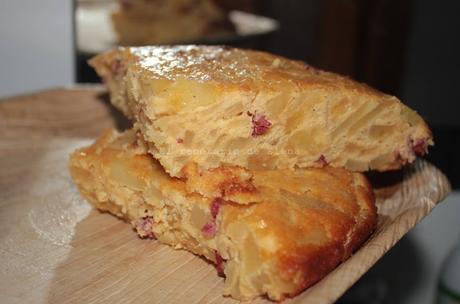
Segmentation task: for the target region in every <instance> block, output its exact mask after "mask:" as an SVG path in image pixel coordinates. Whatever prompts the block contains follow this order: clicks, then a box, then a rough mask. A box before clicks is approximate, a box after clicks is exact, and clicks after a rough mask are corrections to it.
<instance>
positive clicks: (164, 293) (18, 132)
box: [0, 86, 450, 303]
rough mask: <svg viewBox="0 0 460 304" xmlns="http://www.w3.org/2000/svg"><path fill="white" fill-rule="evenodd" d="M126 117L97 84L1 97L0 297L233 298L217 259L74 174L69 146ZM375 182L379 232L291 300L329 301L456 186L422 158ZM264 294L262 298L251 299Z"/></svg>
mask: <svg viewBox="0 0 460 304" xmlns="http://www.w3.org/2000/svg"><path fill="white" fill-rule="evenodd" d="M114 125H118V126H121V127H123V126H126V125H127V122H126V121H124V120H123V118H122V117H121V116H120V114H119V113H118V112H116V111H115V110H114V109H113V108H112V107H111V106H110V105H109V103H108V102H107V94H106V93H105V91H104V90H103V89H102V88H101V87H98V86H85V87H77V88H69V89H57V90H50V91H44V92H40V93H36V94H32V95H28V96H22V97H14V98H9V99H7V100H0V303H234V302H236V301H234V300H232V299H230V298H224V297H222V296H221V294H222V290H223V280H222V279H221V278H219V277H218V276H217V274H216V271H215V269H214V267H213V266H211V265H209V264H208V263H206V262H205V261H204V260H202V259H200V258H198V257H196V256H193V255H192V254H190V253H188V252H185V251H176V250H173V249H171V248H169V247H167V246H164V245H161V244H159V243H158V242H156V241H152V240H141V239H139V238H138V237H137V236H136V234H135V233H134V232H133V231H132V229H131V226H130V225H128V224H125V223H123V222H121V221H120V220H118V219H116V218H114V217H112V216H110V215H107V214H101V213H99V212H97V211H94V210H92V209H91V207H90V206H89V204H88V203H87V202H85V201H84V200H83V199H81V198H80V196H79V195H78V192H77V191H76V188H75V187H74V186H73V184H72V182H71V180H70V177H69V175H68V173H67V158H68V154H69V153H70V152H71V151H72V150H73V149H75V148H76V147H80V146H83V145H87V144H88V143H90V142H91V141H92V140H93V139H94V138H95V137H97V136H98V135H99V134H100V133H101V132H102V131H103V130H104V129H106V128H109V127H112V126H114ZM387 177H389V179H388V180H383V182H382V183H381V184H379V185H376V194H377V198H378V212H379V223H378V227H377V230H376V231H375V233H374V234H373V236H372V237H371V238H370V239H369V240H368V241H367V242H366V243H365V244H364V245H363V246H362V247H361V249H360V250H358V251H357V252H356V253H355V254H354V255H353V256H352V257H351V258H350V259H349V260H347V261H346V262H344V263H343V264H341V265H340V266H339V267H337V269H335V270H334V271H333V272H332V273H330V274H329V275H328V276H327V277H326V278H324V279H323V280H321V281H320V282H319V283H317V284H316V285H314V286H313V287H311V288H309V289H308V290H306V291H305V292H304V293H302V294H301V295H299V296H297V297H296V298H294V299H292V300H290V301H287V302H289V303H290V302H292V303H331V302H334V301H335V300H336V299H337V298H338V297H340V295H342V294H343V293H344V292H345V291H346V290H347V289H348V288H349V287H350V286H351V285H352V284H353V283H354V282H355V281H356V280H357V279H359V277H360V276H361V275H362V274H363V273H364V272H365V271H366V270H367V269H369V268H370V267H371V266H372V265H373V264H374V263H375V262H376V261H377V260H378V259H379V258H380V257H381V256H382V255H383V254H384V253H385V252H386V251H387V250H389V249H390V248H391V247H392V246H393V245H394V244H395V243H396V242H397V241H398V240H399V239H400V238H401V237H402V236H403V235H404V234H405V233H407V232H408V231H409V230H410V229H411V228H412V227H414V226H415V225H416V224H417V223H418V222H419V221H420V220H421V219H422V218H423V217H424V216H426V215H427V214H428V213H429V212H430V211H431V210H432V209H433V208H434V207H435V205H436V204H437V203H438V202H440V201H441V200H442V199H443V198H444V197H445V196H446V195H447V194H448V193H449V192H450V186H449V183H448V181H447V179H446V178H445V176H444V175H443V174H442V173H441V172H440V171H439V170H437V169H436V168H435V167H434V166H432V165H430V164H428V163H426V162H424V161H419V162H417V163H416V165H414V166H412V167H410V168H409V169H408V170H406V172H404V174H401V175H398V174H392V175H388V176H387ZM262 302H266V300H262V299H258V300H256V301H254V303H262Z"/></svg>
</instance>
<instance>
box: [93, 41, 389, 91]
mask: <svg viewBox="0 0 460 304" xmlns="http://www.w3.org/2000/svg"><path fill="white" fill-rule="evenodd" d="M120 53H121V56H120ZM104 56H116V57H117V58H123V60H127V61H128V62H126V63H127V64H132V63H135V64H136V66H137V67H138V68H139V70H138V72H139V73H142V74H148V76H149V77H152V78H154V79H165V80H171V81H176V80H178V79H189V80H194V81H200V82H214V83H220V84H222V85H237V86H252V87H261V86H263V87H264V88H274V87H278V86H280V84H282V83H283V82H290V83H291V84H293V85H296V86H299V87H309V86H332V87H346V88H348V89H352V90H358V91H359V93H362V94H370V95H376V96H383V95H384V94H383V93H381V92H379V91H377V90H374V89H372V88H371V87H369V86H367V85H364V84H361V83H358V82H355V81H353V80H351V79H349V78H347V77H344V76H341V75H338V74H334V73H330V72H326V71H322V70H320V69H317V68H314V67H312V66H310V65H308V64H306V63H304V62H302V61H295V60H291V59H287V58H285V57H281V56H277V55H273V54H270V53H266V52H261V51H254V50H243V49H237V48H231V47H226V46H204V45H178V46H154V47H152V46H144V47H124V48H119V49H116V50H113V51H112V52H111V53H106V54H104ZM101 59H102V58H101V57H95V58H94V59H92V61H91V64H92V65H94V64H96V63H97V61H99V60H101ZM144 76H147V75H144Z"/></svg>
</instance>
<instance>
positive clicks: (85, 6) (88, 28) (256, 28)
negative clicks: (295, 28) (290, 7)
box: [75, 0, 279, 54]
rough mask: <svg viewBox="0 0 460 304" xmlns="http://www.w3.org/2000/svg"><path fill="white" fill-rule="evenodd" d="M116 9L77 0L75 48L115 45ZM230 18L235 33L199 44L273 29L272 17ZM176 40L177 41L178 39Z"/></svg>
mask: <svg viewBox="0 0 460 304" xmlns="http://www.w3.org/2000/svg"><path fill="white" fill-rule="evenodd" d="M115 8H116V4H115V3H114V2H113V1H88V0H86V1H79V2H78V6H77V10H76V20H75V23H76V35H77V50H78V51H79V52H82V53H85V54H96V53H100V52H104V51H106V50H108V49H111V48H113V47H114V46H116V45H117V36H116V34H115V31H114V29H113V26H112V20H111V17H110V15H111V13H112V11H113V10H114V9H115ZM229 18H230V21H231V22H232V23H233V24H234V26H235V29H236V34H234V35H225V36H222V37H216V38H210V39H205V40H203V41H198V42H199V43H209V44H228V43H232V42H235V41H238V40H241V39H246V38H249V37H254V36H259V35H265V34H268V33H271V32H273V31H276V30H277V29H278V28H279V24H278V22H277V21H276V20H274V19H271V18H267V17H263V16H258V15H254V14H249V13H244V12H239V11H232V12H230V14H229ZM178 43H180V42H178Z"/></svg>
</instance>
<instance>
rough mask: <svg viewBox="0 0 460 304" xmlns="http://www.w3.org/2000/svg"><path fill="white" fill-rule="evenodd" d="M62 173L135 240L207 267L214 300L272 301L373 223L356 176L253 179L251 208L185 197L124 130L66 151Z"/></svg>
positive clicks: (276, 174) (271, 174)
mask: <svg viewBox="0 0 460 304" xmlns="http://www.w3.org/2000/svg"><path fill="white" fill-rule="evenodd" d="M70 171H71V175H72V178H73V180H74V181H75V183H76V184H77V186H78V188H79V190H80V192H81V194H82V195H83V196H84V197H85V198H86V199H88V200H89V201H90V202H91V203H92V204H94V206H96V207H97V208H98V209H100V210H103V211H108V212H110V213H112V214H114V215H116V216H118V217H120V218H122V219H124V220H126V221H128V222H130V223H131V224H132V226H133V227H134V229H135V230H136V231H137V233H138V234H139V235H140V236H141V237H144V238H156V239H158V240H159V241H160V242H162V243H165V244H168V245H171V246H173V247H174V248H176V249H186V250H189V251H191V252H193V253H195V254H198V255H200V256H203V257H204V258H206V259H207V260H209V261H211V262H213V263H214V264H215V265H216V268H217V271H218V272H219V273H221V274H222V275H224V276H225V277H226V280H225V288H224V294H225V295H230V296H232V297H233V298H235V299H239V300H248V299H251V298H254V297H257V296H261V295H266V296H268V298H270V299H272V300H281V299H283V298H286V297H288V296H294V295H296V294H298V293H300V292H301V291H302V290H304V289H305V288H307V287H308V286H310V285H312V284H314V283H315V282H317V281H318V280H320V279H321V278H322V277H324V276H325V275H326V274H327V273H328V272H330V271H332V270H333V269H334V268H335V267H336V266H337V265H338V264H339V263H340V262H342V261H344V260H345V259H347V258H348V257H349V256H350V255H351V253H352V252H353V251H354V250H356V249H357V248H358V246H359V245H360V244H361V243H362V242H363V241H364V240H366V238H367V237H368V236H369V235H370V233H371V232H372V230H373V229H374V226H375V224H376V208H375V204H374V202H375V200H374V196H373V191H372V188H371V187H370V185H369V183H368V182H367V180H366V178H365V177H364V176H363V175H362V174H360V173H350V172H348V171H346V170H344V169H336V168H330V167H324V168H320V169H319V168H318V169H301V170H293V171H289V170H285V171H283V170H277V171H254V172H253V184H254V185H255V186H256V187H257V189H258V191H259V192H260V194H261V197H262V200H261V201H260V202H258V203H253V204H248V205H241V204H235V203H232V202H231V201H225V200H224V199H222V198H220V197H215V198H206V197H203V196H201V195H200V194H198V193H190V192H187V188H186V185H185V181H184V180H181V179H177V178H172V177H170V176H169V175H168V174H167V173H165V171H164V170H163V168H162V167H161V165H160V164H159V163H158V161H156V160H155V159H154V158H153V157H152V156H151V155H150V154H148V153H147V152H146V151H145V148H143V147H142V146H141V145H138V141H137V140H136V134H135V132H134V131H132V130H130V131H126V132H124V133H117V132H116V131H108V132H106V133H105V134H104V135H103V136H102V137H101V138H99V139H98V140H97V141H96V143H95V144H93V145H91V146H90V147H87V148H83V149H79V150H77V151H75V152H74V153H73V154H72V155H71V157H70Z"/></svg>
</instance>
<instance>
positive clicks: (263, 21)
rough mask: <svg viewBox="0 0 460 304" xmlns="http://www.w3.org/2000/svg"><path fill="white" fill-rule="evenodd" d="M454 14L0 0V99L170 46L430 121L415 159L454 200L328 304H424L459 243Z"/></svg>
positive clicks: (240, 3) (220, 1)
mask: <svg viewBox="0 0 460 304" xmlns="http://www.w3.org/2000/svg"><path fill="white" fill-rule="evenodd" d="M459 13H460V1H458V0H451V1H447V0H445V1H437V2H435V1H429V0H399V1H398V0H375V1H371V0H368V1H364V0H324V1H319V0H233V1H232V0H214V1H197V0H194V1H190V0H188V1H186V0H169V1H166V0H120V2H115V1H104V0H99V1H97V0H81V1H74V2H72V1H69V0H67V1H64V0H41V1H32V0H2V1H1V2H0V38H1V40H0V98H2V97H8V96H13V95H17V94H26V93H29V92H32V91H36V90H42V89H46V88H50V87H58V86H70V85H74V84H76V83H87V82H98V81H99V80H98V78H97V77H96V76H95V74H94V73H93V72H92V71H91V69H89V68H88V66H87V64H86V60H87V59H88V58H90V57H91V56H92V55H94V54H96V53H98V52H101V51H104V50H106V49H109V48H111V47H113V46H116V45H120V44H121V45H143V44H174V43H208V44H228V45H233V46H238V47H245V48H252V49H260V50H265V51H269V52H272V53H276V54H280V55H283V56H287V57H290V58H293V59H299V60H303V61H306V62H308V63H309V64H311V65H313V66H316V67H319V68H322V69H325V70H330V71H334V72H338V73H341V74H345V75H348V76H350V77H351V78H354V79H356V80H359V81H362V82H365V83H367V84H369V85H371V86H373V87H376V88H377V89H379V90H382V91H383V92H386V93H389V94H392V95H396V96H398V97H399V98H400V99H402V100H403V101H404V102H405V103H406V104H408V105H409V106H410V107H412V108H413V109H415V110H417V111H418V112H419V113H420V114H421V115H422V116H423V117H424V118H425V119H426V120H427V121H428V123H429V124H430V126H431V128H432V130H433V132H434V138H435V141H436V146H435V147H434V148H432V149H430V153H429V155H428V156H427V158H428V159H429V160H430V161H431V162H433V163H434V164H436V165H437V166H438V167H439V168H441V170H442V171H443V172H444V173H445V174H446V175H447V176H448V177H449V179H450V180H451V182H452V185H453V187H454V188H455V189H456V191H454V193H453V194H452V195H451V196H450V197H449V198H448V199H447V200H446V201H445V202H444V203H443V204H441V205H440V206H439V207H438V208H436V210H435V211H434V212H433V213H432V214H431V215H430V216H429V217H428V218H427V219H425V220H424V221H423V222H422V223H421V224H420V225H418V226H417V228H416V229H415V230H413V231H412V232H411V233H410V234H409V235H408V236H406V237H405V238H404V239H403V240H402V241H401V242H400V243H398V245H397V246H396V247H395V248H394V249H393V250H392V251H391V252H390V253H389V254H388V255H386V256H385V257H384V259H382V260H381V261H380V262H379V263H378V264H377V265H376V266H375V267H374V268H373V269H372V270H371V271H370V272H369V273H368V274H366V275H365V276H364V277H363V279H362V280H360V281H359V282H358V283H357V284H356V285H355V286H354V287H353V288H352V289H351V290H350V291H349V292H348V293H347V294H346V295H344V297H343V298H342V299H341V300H340V302H342V303H435V302H436V294H437V290H438V281H439V280H438V279H439V275H440V272H441V267H442V264H443V263H445V262H444V261H445V260H446V257H447V256H448V254H449V252H450V250H451V249H452V248H453V247H454V245H455V244H456V243H457V242H458V239H459V236H460V225H459V223H460V218H459V215H460V207H459V206H460V192H458V188H459V187H460V172H459V169H460V160H459V157H458V155H460V118H459V114H460V105H459V104H460V89H459V88H460V77H459V76H458V75H459V73H458V68H460V58H459V54H460V18H458V14H459ZM459 272H460V270H459ZM457 283H458V284H460V279H459V282H457ZM459 290H460V286H459ZM458 303H460V302H458Z"/></svg>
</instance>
